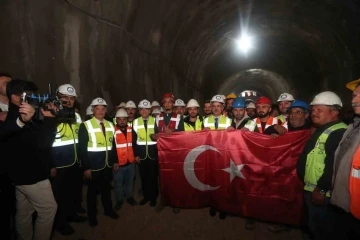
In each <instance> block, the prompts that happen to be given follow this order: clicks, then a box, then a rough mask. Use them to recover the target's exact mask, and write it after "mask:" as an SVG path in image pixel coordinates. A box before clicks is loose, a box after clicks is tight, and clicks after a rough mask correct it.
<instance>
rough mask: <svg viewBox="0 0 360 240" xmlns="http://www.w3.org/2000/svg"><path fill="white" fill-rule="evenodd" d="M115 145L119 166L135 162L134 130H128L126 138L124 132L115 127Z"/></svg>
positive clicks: (129, 128) (128, 128)
mask: <svg viewBox="0 0 360 240" xmlns="http://www.w3.org/2000/svg"><path fill="white" fill-rule="evenodd" d="M115 143H116V152H117V156H118V163H119V165H125V164H126V163H127V162H128V161H129V162H130V163H133V162H134V161H135V157H134V151H133V148H132V128H131V127H129V126H128V127H127V128H126V137H125V135H124V134H123V132H122V131H121V130H120V129H119V128H118V127H115Z"/></svg>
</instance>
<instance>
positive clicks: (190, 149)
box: [157, 130, 310, 225]
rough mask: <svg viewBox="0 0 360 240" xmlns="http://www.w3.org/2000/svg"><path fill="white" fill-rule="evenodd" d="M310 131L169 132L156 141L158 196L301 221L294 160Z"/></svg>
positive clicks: (299, 188) (287, 221)
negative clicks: (281, 133)
mask: <svg viewBox="0 0 360 240" xmlns="http://www.w3.org/2000/svg"><path fill="white" fill-rule="evenodd" d="M309 136H310V132H309V131H299V132H290V133H287V134H285V135H284V136H280V137H277V138H271V137H270V136H268V135H263V134H259V133H253V132H242V131H238V130H235V131H199V132H181V133H173V134H171V135H170V136H161V137H160V139H159V140H158V144H157V147H158V150H159V165H160V187H161V195H162V198H163V200H164V201H165V203H166V204H167V205H170V206H174V207H180V208H202V207H208V206H213V207H215V208H217V209H219V210H222V211H225V212H230V213H235V214H241V215H243V216H246V217H252V218H256V219H260V220H264V221H270V222H278V223H285V224H294V225H298V224H301V222H302V219H303V212H304V211H303V184H302V182H301V181H300V179H299V178H298V176H297V173H296V162H297V159H298V157H299V155H300V153H301V151H302V149H303V147H304V145H305V143H306V141H307V140H308V138H309Z"/></svg>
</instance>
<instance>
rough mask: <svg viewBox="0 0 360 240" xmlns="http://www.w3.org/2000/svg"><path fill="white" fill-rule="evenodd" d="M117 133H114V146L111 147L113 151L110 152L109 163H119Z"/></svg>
mask: <svg viewBox="0 0 360 240" xmlns="http://www.w3.org/2000/svg"><path fill="white" fill-rule="evenodd" d="M115 138H116V134H115V135H114V137H113V140H112V148H111V151H110V153H109V158H110V159H109V163H112V164H117V163H118V161H117V149H116V139H115Z"/></svg>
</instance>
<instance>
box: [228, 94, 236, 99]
mask: <svg viewBox="0 0 360 240" xmlns="http://www.w3.org/2000/svg"><path fill="white" fill-rule="evenodd" d="M236 97H237V96H236V94H235V93H229V94H228V95H227V96H226V99H235V98H236Z"/></svg>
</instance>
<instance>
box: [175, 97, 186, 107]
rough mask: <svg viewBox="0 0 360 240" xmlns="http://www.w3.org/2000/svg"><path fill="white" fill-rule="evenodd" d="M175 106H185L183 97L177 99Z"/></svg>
mask: <svg viewBox="0 0 360 240" xmlns="http://www.w3.org/2000/svg"><path fill="white" fill-rule="evenodd" d="M174 106H175V107H185V103H184V101H183V100H181V99H176V101H175V104H174Z"/></svg>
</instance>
